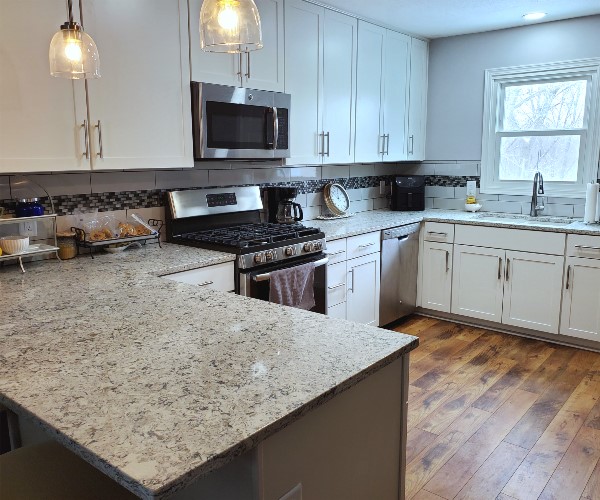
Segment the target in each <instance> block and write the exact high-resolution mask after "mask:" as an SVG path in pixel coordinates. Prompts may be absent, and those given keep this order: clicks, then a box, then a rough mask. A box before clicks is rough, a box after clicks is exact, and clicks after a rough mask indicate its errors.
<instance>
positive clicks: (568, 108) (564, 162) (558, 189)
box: [481, 59, 600, 198]
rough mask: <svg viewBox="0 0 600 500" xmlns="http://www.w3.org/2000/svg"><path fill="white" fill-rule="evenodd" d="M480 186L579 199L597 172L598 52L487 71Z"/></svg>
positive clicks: (495, 190) (493, 190) (599, 118)
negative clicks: (539, 178)
mask: <svg viewBox="0 0 600 500" xmlns="http://www.w3.org/2000/svg"><path fill="white" fill-rule="evenodd" d="M484 106H485V107H484V117H483V139H482V165H481V167H482V168H481V191H482V192H484V193H496V194H497V193H502V194H525V195H529V194H531V189H532V187H531V186H532V184H531V183H532V181H533V176H534V175H535V173H536V172H537V171H538V170H539V171H540V172H541V173H542V175H543V176H544V182H545V184H546V194H547V195H549V196H561V197H573V198H581V197H584V196H585V184H586V183H587V182H591V181H594V182H595V180H596V179H597V178H598V161H599V158H600V59H586V60H582V61H571V62H567V63H552V64H543V65H536V66H522V67H515V68H502V69H491V70H487V71H486V72H485V103H484Z"/></svg>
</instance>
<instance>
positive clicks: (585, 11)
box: [322, 0, 600, 38]
mask: <svg viewBox="0 0 600 500" xmlns="http://www.w3.org/2000/svg"><path fill="white" fill-rule="evenodd" d="M322 1H323V2H324V3H326V4H329V5H331V6H333V7H336V8H338V9H340V10H343V11H346V12H352V13H354V14H358V15H359V16H360V17H363V18H366V19H370V20H373V21H376V22H380V23H383V24H385V25H386V26H390V27H395V28H398V29H401V30H402V31H404V32H407V33H410V34H414V35H420V36H424V37H427V38H439V37H444V36H452V35H462V34H465V33H478V32H481V31H491V30H497V29H502V28H512V27H515V26H524V25H527V24H532V22H531V21H529V22H527V21H525V20H523V18H522V16H523V14H526V13H528V12H540V11H541V12H546V13H547V14H548V15H547V16H546V17H545V18H544V19H542V20H540V21H534V23H540V22H548V21H557V20H559V19H569V18H572V17H581V16H590V15H593V14H600V0H322Z"/></svg>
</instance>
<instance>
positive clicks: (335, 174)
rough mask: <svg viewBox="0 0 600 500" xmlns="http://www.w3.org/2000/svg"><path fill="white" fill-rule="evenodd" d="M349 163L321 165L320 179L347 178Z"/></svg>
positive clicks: (348, 175)
mask: <svg viewBox="0 0 600 500" xmlns="http://www.w3.org/2000/svg"><path fill="white" fill-rule="evenodd" d="M349 177H350V165H323V170H322V173H321V178H322V179H348V178H349Z"/></svg>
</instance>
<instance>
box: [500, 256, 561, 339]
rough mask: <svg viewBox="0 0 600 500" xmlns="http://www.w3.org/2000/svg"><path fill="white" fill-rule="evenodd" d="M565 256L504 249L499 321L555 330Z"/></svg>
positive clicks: (558, 313) (524, 326) (555, 331)
mask: <svg viewBox="0 0 600 500" xmlns="http://www.w3.org/2000/svg"><path fill="white" fill-rule="evenodd" d="M564 262H565V258H564V257H563V256H556V255H541V254H532V253H525V252H512V251H507V252H506V273H505V283H504V305H503V312H502V323H504V324H505V325H512V326H520V327H523V328H530V329H532V330H538V331H541V332H548V333H558V321H559V316H560V299H561V289H562V274H563V266H564Z"/></svg>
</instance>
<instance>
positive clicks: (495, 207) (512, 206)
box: [481, 201, 522, 214]
mask: <svg viewBox="0 0 600 500" xmlns="http://www.w3.org/2000/svg"><path fill="white" fill-rule="evenodd" d="M481 204H482V205H483V208H482V209H481V211H482V212H503V213H507V214H520V213H521V205H522V203H515V202H511V201H482V202H481Z"/></svg>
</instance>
